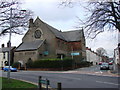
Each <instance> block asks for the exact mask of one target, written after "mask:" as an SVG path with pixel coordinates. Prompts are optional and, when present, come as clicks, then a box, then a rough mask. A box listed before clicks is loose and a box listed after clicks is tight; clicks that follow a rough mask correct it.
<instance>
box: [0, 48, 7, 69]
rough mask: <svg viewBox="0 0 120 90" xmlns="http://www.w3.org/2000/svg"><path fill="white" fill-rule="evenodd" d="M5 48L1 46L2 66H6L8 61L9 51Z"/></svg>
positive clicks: (0, 59) (0, 63) (0, 61)
mask: <svg viewBox="0 0 120 90" xmlns="http://www.w3.org/2000/svg"><path fill="white" fill-rule="evenodd" d="M4 50H5V49H3V48H0V68H2V67H4V66H5V64H6V63H7V61H8V52H6V51H4Z"/></svg>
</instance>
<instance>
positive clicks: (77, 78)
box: [58, 76, 81, 80]
mask: <svg viewBox="0 0 120 90" xmlns="http://www.w3.org/2000/svg"><path fill="white" fill-rule="evenodd" d="M58 77H61V78H65V79H75V80H81V79H80V78H74V77H65V76H58Z"/></svg>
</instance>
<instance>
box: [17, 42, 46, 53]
mask: <svg viewBox="0 0 120 90" xmlns="http://www.w3.org/2000/svg"><path fill="white" fill-rule="evenodd" d="M43 42H44V41H43V40H35V41H32V42H22V43H21V44H20V45H19V46H18V48H17V49H16V51H24V50H36V49H38V48H39V47H40V46H41V45H42V43H43Z"/></svg>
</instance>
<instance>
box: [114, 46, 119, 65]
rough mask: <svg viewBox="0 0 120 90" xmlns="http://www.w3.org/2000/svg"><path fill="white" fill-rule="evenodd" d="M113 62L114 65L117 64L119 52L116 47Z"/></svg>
mask: <svg viewBox="0 0 120 90" xmlns="http://www.w3.org/2000/svg"><path fill="white" fill-rule="evenodd" d="M114 62H115V64H119V50H118V47H117V48H115V49H114Z"/></svg>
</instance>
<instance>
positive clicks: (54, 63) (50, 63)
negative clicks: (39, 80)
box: [32, 59, 73, 68]
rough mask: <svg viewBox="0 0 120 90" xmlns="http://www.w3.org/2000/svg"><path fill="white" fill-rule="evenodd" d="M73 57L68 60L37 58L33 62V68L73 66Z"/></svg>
mask: <svg viewBox="0 0 120 90" xmlns="http://www.w3.org/2000/svg"><path fill="white" fill-rule="evenodd" d="M72 62H73V60H72V59H69V60H68V59H67V60H53V59H52V60H49V59H48V60H37V61H34V62H33V66H32V67H33V68H60V67H72Z"/></svg>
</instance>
